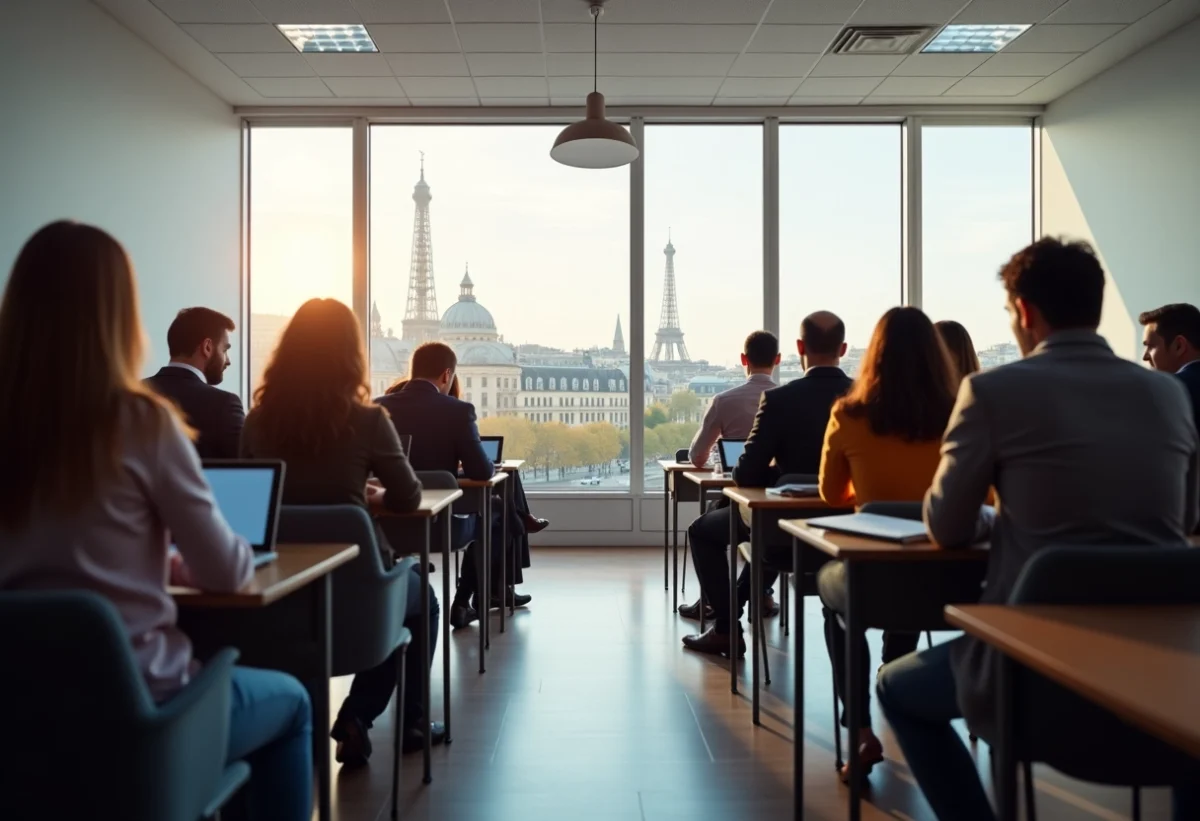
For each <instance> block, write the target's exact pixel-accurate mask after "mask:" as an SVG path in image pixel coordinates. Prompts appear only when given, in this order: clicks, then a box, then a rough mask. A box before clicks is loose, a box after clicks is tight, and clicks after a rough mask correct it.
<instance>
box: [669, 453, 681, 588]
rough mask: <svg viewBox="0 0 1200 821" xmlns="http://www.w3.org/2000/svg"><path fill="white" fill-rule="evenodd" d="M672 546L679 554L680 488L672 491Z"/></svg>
mask: <svg viewBox="0 0 1200 821" xmlns="http://www.w3.org/2000/svg"><path fill="white" fill-rule="evenodd" d="M666 478H667V481H670V480H671V475H670V474H667V477H666ZM671 544H672V545H673V546H674V548H675V553H676V554H677V555H678V553H679V488H675V487H673V488H672V489H671ZM675 609H676V610H678V609H679V597H678V594H676V598H675Z"/></svg>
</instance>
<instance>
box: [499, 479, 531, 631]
mask: <svg viewBox="0 0 1200 821" xmlns="http://www.w3.org/2000/svg"><path fill="white" fill-rule="evenodd" d="M524 464H525V460H524V459H505V460H504V461H503V462H501V463H500V464H498V465H496V470H502V471H504V472H505V473H512V474H516V473H520V472H521V467H522V466H523V465H524ZM515 483H516V480H515V479H514V480H513V481H512V482H505V483H504V490H503V491H502V493H503V496H504V517H503V523H502V524H501V525H500V537H501V538H502V539H503V540H504V541H503V542H502V543H501V546H500V556H501V562H500V590H501V591H503V596H504V599H507V598H508V578H509V577H508V571H509V570H512V578H513V580H514V581H515V580H516V578H517V551H515V550H514V551H513V552H512V558H511V559H510V558H509V553H508V512H509V511H510V510H512V509H513V506H514V505H513V493H515V492H516V491H515V486H516V485H515ZM513 595H514V596H515V595H516V594H515V592H514V594H513ZM504 599H501V600H500V632H501V633H503V632H504ZM515 611H516V604H515V603H514V602H509V604H508V615H510V616H511V615H513V614H514V612H515Z"/></svg>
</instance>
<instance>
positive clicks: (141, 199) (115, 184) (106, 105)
mask: <svg viewBox="0 0 1200 821" xmlns="http://www.w3.org/2000/svg"><path fill="white" fill-rule="evenodd" d="M0 30H3V31H4V32H5V38H4V40H5V42H4V47H3V49H0V77H3V80H4V81H3V83H0V111H2V112H3V115H2V116H3V123H2V124H0V285H2V284H3V283H4V282H5V281H6V280H7V278H8V274H9V271H10V269H11V266H12V261H13V260H14V259H15V258H16V255H17V253H18V251H19V250H20V248H21V245H22V244H23V243H24V241H25V240H26V239H27V238H28V237H29V235H30V234H31V233H33V232H34V231H35V230H36V229H37V228H38V227H40V226H41V225H44V224H45V223H47V222H50V221H52V220H55V219H60V218H72V219H77V220H82V221H85V222H91V223H94V224H96V225H99V226H100V227H102V228H104V229H106V230H108V231H110V232H111V233H112V234H113V235H114V236H116V237H117V238H118V239H119V240H120V241H121V242H122V243H124V244H125V246H126V248H127V249H128V250H129V252H130V254H131V256H132V257H133V261H134V264H135V266H136V267H137V271H138V277H139V282H140V290H141V297H142V312H143V319H144V321H145V324H146V330H147V333H148V334H149V336H150V343H151V347H150V357H151V359H150V360H149V361H148V362H147V363H146V370H147V371H150V372H152V371H153V370H156V369H157V367H158V365H159V364H160V362H161V361H163V360H164V359H165V357H166V354H167V343H166V334H167V327H168V326H169V325H170V323H171V319H172V318H173V317H174V315H175V313H176V311H178V310H179V309H180V308H183V307H186V306H189V305H206V306H208V307H211V308H214V309H216V310H219V311H222V312H223V313H226V314H228V315H230V316H232V317H234V318H235V321H236V318H237V316H238V315H239V311H240V307H239V306H240V299H239V293H240V284H239V278H240V273H239V256H240V248H239V244H240V239H239V235H240V224H239V220H240V216H239V198H240V190H241V186H240V174H241V171H240V162H241V160H240V131H239V125H238V120H237V118H236V117H235V116H234V115H233V112H232V108H231V107H230V106H229V105H228V104H226V103H224V102H222V101H221V100H219V99H217V98H216V97H215V96H213V94H212V93H211V92H210V91H208V90H207V89H205V88H204V87H203V86H201V85H200V84H199V83H197V82H196V81H195V80H193V79H191V78H190V77H189V76H187V75H186V74H184V73H183V72H182V71H181V70H179V69H178V68H176V67H175V66H174V65H173V64H171V63H170V62H169V61H168V60H167V59H166V58H165V57H163V56H162V55H161V54H159V53H158V52H157V51H155V50H154V49H152V48H151V47H150V46H149V45H147V44H146V43H145V42H144V41H142V40H141V39H139V38H138V37H137V36H135V35H134V34H132V33H131V32H129V31H128V30H127V29H126V28H124V27H123V26H122V25H121V24H119V23H117V22H116V21H115V20H113V19H112V18H111V17H109V16H108V15H107V14H106V13H105V12H104V11H102V10H101V9H99V8H98V7H97V6H94V5H92V4H91V3H89V2H85V0H0ZM239 342H240V339H239V338H237V337H235V344H238V343H239ZM226 381H227V385H226V387H229V388H231V389H233V390H235V391H236V390H237V389H238V386H239V385H240V384H241V369H240V367H239V366H238V364H237V361H236V359H235V363H234V365H233V367H231V368H230V369H229V371H228V372H227V374H226Z"/></svg>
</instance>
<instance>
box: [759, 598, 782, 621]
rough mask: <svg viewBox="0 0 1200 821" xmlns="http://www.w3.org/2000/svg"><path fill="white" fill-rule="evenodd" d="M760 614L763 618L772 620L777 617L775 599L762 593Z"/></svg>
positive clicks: (777, 609) (777, 611) (777, 608)
mask: <svg viewBox="0 0 1200 821" xmlns="http://www.w3.org/2000/svg"><path fill="white" fill-rule="evenodd" d="M762 614H763V618H768V619H769V618H772V617H773V616H778V615H779V605H778V604H777V603H776V602H775V597H774V596H772V595H769V594H766V593H764V594H763V597H762Z"/></svg>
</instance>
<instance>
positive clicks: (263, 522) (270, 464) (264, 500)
mask: <svg viewBox="0 0 1200 821" xmlns="http://www.w3.org/2000/svg"><path fill="white" fill-rule="evenodd" d="M203 466H204V478H205V479H207V480H208V485H209V487H211V488H212V492H213V496H214V497H215V498H216V500H217V507H218V508H220V510H221V515H223V516H224V517H225V521H227V522H229V526H230V527H231V528H233V532H234V533H236V534H238V535H239V536H241V537H242V538H243V539H245V540H246V541H247V542H249V543H250V547H252V548H253V549H254V566H255V567H260V566H262V565H264V564H267V563H268V562H271V561H273V560H274V559H276V558H277V555H278V554H276V553H275V537H276V534H277V533H278V531H279V505H280V500H281V499H282V497H283V474H284V464H283V462H281V461H278V460H274V459H205V460H204V462H203Z"/></svg>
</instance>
